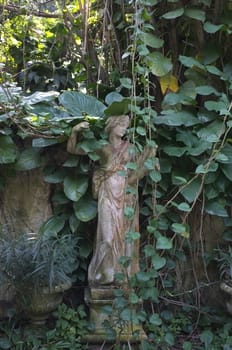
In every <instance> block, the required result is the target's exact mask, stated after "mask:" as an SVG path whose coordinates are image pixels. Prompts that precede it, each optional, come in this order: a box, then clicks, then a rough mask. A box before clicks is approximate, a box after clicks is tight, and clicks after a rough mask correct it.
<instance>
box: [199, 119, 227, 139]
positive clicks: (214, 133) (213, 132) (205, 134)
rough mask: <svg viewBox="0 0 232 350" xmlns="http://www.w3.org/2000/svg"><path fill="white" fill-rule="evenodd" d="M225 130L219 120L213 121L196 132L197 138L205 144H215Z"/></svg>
mask: <svg viewBox="0 0 232 350" xmlns="http://www.w3.org/2000/svg"><path fill="white" fill-rule="evenodd" d="M224 130H225V125H224V123H223V122H222V121H220V120H215V121H214V122H212V123H210V124H209V125H208V126H206V127H205V128H202V129H200V130H199V131H198V132H197V136H198V137H199V138H200V139H202V140H204V141H207V142H217V141H218V140H219V138H220V136H221V135H222V134H223V132H224Z"/></svg>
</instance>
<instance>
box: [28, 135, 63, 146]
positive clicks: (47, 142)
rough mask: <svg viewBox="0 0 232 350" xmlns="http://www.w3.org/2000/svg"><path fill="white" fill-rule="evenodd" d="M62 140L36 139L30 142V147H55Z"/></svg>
mask: <svg viewBox="0 0 232 350" xmlns="http://www.w3.org/2000/svg"><path fill="white" fill-rule="evenodd" d="M59 140H62V139H61V138H51V139H44V138H42V137H40V138H38V139H34V140H33V141H32V146H33V147H48V146H52V145H55V144H56V143H59V142H60V141H59Z"/></svg>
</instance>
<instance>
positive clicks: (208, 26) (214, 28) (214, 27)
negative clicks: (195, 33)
mask: <svg viewBox="0 0 232 350" xmlns="http://www.w3.org/2000/svg"><path fill="white" fill-rule="evenodd" d="M203 28H204V30H205V31H206V32H207V33H210V34H214V33H216V32H218V31H219V30H220V29H221V28H223V24H213V23H211V22H205V23H204V26H203Z"/></svg>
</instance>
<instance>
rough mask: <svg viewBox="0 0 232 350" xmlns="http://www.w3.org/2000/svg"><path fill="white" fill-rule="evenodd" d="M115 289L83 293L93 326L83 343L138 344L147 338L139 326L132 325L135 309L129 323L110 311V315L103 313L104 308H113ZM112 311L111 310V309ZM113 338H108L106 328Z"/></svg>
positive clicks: (89, 290)
mask: <svg viewBox="0 0 232 350" xmlns="http://www.w3.org/2000/svg"><path fill="white" fill-rule="evenodd" d="M115 289H116V288H113V287H112V288H89V289H86V291H85V301H86V304H87V305H88V307H89V318H90V322H91V323H92V324H93V325H94V331H93V332H92V333H91V334H87V335H85V337H84V339H83V340H84V341H85V342H87V343H91V344H102V343H104V342H105V343H115V342H121V343H138V342H141V341H142V340H144V339H146V338H147V336H146V334H145V332H144V330H143V329H142V327H141V325H139V324H134V323H133V314H135V309H131V317H130V320H129V321H122V320H120V319H119V317H118V316H117V315H116V313H115V312H114V311H112V314H111V315H108V314H107V313H106V312H104V308H105V307H107V305H108V306H111V307H112V306H113V302H114V299H115V295H114V290H115ZM112 310H113V308H112ZM105 323H107V324H108V325H109V331H110V332H112V334H113V335H115V337H112V338H111V337H109V336H108V334H107V333H108V332H107V327H106V326H104V324H105Z"/></svg>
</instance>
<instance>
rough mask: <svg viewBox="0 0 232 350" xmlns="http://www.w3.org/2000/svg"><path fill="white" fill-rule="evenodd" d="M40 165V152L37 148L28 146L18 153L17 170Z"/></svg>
mask: <svg viewBox="0 0 232 350" xmlns="http://www.w3.org/2000/svg"><path fill="white" fill-rule="evenodd" d="M40 166H41V158H40V153H39V151H38V150H37V149H34V148H30V149H27V150H25V151H23V152H22V153H20V156H19V159H18V160H17V163H16V168H17V170H30V169H35V168H38V167H40Z"/></svg>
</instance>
